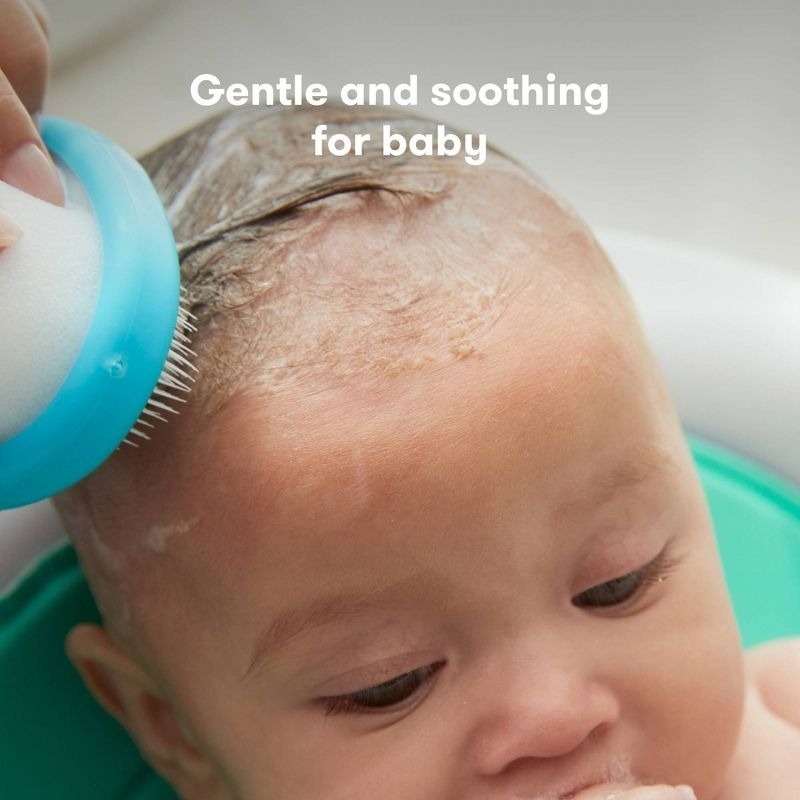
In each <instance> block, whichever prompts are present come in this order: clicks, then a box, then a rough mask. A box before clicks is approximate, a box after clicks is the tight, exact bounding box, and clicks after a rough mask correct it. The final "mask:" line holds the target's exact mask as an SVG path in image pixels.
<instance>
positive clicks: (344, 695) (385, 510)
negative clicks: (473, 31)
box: [57, 107, 800, 800]
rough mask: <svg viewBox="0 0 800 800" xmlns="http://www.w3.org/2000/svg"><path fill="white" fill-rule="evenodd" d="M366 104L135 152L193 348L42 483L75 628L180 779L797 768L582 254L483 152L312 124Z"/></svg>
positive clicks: (293, 789)
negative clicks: (154, 193)
mask: <svg viewBox="0 0 800 800" xmlns="http://www.w3.org/2000/svg"><path fill="white" fill-rule="evenodd" d="M387 116H388V118H390V119H392V125H393V129H395V130H404V131H406V132H407V135H410V134H411V133H414V132H418V131H425V130H429V129H430V127H431V126H430V124H429V123H426V122H422V121H420V120H416V119H403V118H399V117H398V118H395V117H394V115H387V114H386V113H385V112H384V111H380V112H379V113H377V112H376V113H372V112H369V111H364V110H349V109H335V108H330V107H328V108H325V109H321V110H319V109H314V110H310V109H301V110H298V109H294V110H289V111H280V112H268V113H264V112H262V111H259V110H255V111H247V112H243V113H237V114H234V115H229V116H226V117H221V118H217V119H214V120H212V121H210V122H208V123H206V124H204V125H201V126H200V127H198V128H196V129H194V130H192V131H190V132H189V133H187V134H185V135H183V136H181V137H179V138H178V139H176V140H175V141H173V142H171V143H169V144H167V145H165V146H164V147H162V148H161V149H160V150H158V151H157V152H155V153H154V154H152V155H151V156H149V157H148V158H146V159H145V161H144V164H145V166H146V168H147V169H148V170H149V171H150V173H151V174H152V175H153V179H154V181H155V183H156V185H157V187H158V188H159V191H160V192H161V194H162V196H163V198H164V201H165V204H166V206H167V208H168V211H169V214H170V216H171V219H172V221H173V225H174V228H175V232H176V238H177V240H178V242H179V250H180V253H181V260H182V269H183V280H184V285H185V289H186V292H187V298H188V302H189V304H190V306H191V310H192V312H193V313H194V314H195V315H196V317H197V327H198V331H197V333H196V334H195V336H194V346H195V349H196V351H197V367H198V370H199V371H198V378H197V384H196V388H195V390H194V392H193V394H192V396H191V399H190V401H189V403H188V405H187V406H186V407H185V408H184V409H182V411H181V414H180V416H178V417H173V418H171V419H170V420H169V423H168V424H167V425H162V426H160V427H158V428H157V429H156V430H154V431H153V432H152V439H151V441H149V442H144V443H143V444H142V446H141V447H139V448H138V449H133V448H124V449H121V450H120V451H119V452H117V453H116V454H115V455H114V456H113V457H112V458H111V459H110V460H109V461H108V462H107V463H106V464H105V465H104V466H103V467H102V468H101V469H100V470H98V471H97V472H96V473H95V474H93V475H92V476H90V477H89V478H88V479H87V480H85V481H84V482H83V483H81V484H80V485H78V486H76V487H73V488H72V489H71V490H69V491H67V492H65V493H64V494H62V495H61V496H60V497H59V498H57V505H58V507H59V510H60V512H61V514H62V516H63V518H64V520H65V523H66V525H67V527H68V530H69V532H70V534H71V536H72V538H73V540H74V542H75V545H76V547H77V550H78V553H79V556H80V559H81V562H82V564H83V567H84V569H85V572H86V574H87V576H88V578H89V581H90V583H91V586H92V588H93V591H94V594H95V596H96V598H97V601H98V604H99V606H100V608H101V611H102V614H103V618H104V627H102V628H101V627H97V626H93V625H81V626H79V627H77V628H76V629H74V630H73V631H72V632H71V634H70V637H69V640H68V651H69V654H70V657H71V659H72V661H73V662H74V664H75V665H76V667H77V668H78V670H79V671H80V672H81V674H82V676H83V678H84V679H85V681H86V683H87V685H88V687H89V689H90V690H91V691H92V693H93V694H94V695H95V697H96V698H97V699H98V700H99V702H100V703H101V704H102V705H103V706H104V707H105V708H106V709H107V710H108V711H109V712H110V713H111V714H113V715H114V716H115V717H116V718H117V719H118V720H119V721H120V722H121V723H122V724H123V725H124V726H125V727H126V728H127V729H128V730H129V731H130V733H131V735H132V737H133V738H134V739H135V741H136V742H137V744H138V746H139V747H140V749H141V751H142V753H143V754H144V756H145V757H146V758H147V759H148V760H149V762H150V763H151V764H152V765H153V767H154V768H155V769H156V770H157V771H158V772H159V773H160V774H161V775H163V776H164V777H165V778H166V779H167V780H168V781H169V782H170V783H171V784H172V785H173V786H174V787H175V789H176V791H177V792H178V794H179V795H180V796H181V797H182V798H186V800H196V799H198V798H199V799H202V800H217V799H218V798H226V799H228V800H232V799H233V798H236V800H375V798H381V800H528V799H532V798H537V799H538V800H566V798H576V799H578V798H579V800H604V798H608V797H614V798H618V800H678V798H691V797H693V796H694V795H696V797H697V798H698V799H699V800H761V799H762V798H769V800H797V798H798V797H800V730H798V728H800V682H798V681H797V679H796V676H797V674H798V669H800V649H799V648H798V646H797V645H796V644H794V643H791V642H788V643H782V644H778V645H772V646H770V647H765V648H762V649H759V650H757V651H755V652H753V653H751V654H750V655H749V656H748V657H747V658H744V656H743V653H742V650H741V646H740V641H739V637H738V632H737V627H736V623H735V620H734V617H733V613H732V610H731V605H730V603H729V599H728V596H727V593H726V588H725V584H724V581H723V576H722V572H721V568H720V562H719V559H718V555H717V550H716V545H715V539H714V534H713V531H712V528H711V524H710V521H709V516H708V512H707V509H706V505H705V502H704V498H703V494H702V491H701V488H700V485H699V483H698V479H697V476H696V474H695V471H694V468H693V464H692V459H691V457H690V454H689V452H688V451H687V447H686V444H685V441H684V437H683V434H682V432H681V427H680V425H679V422H678V420H677V418H676V414H675V411H674V409H673V406H672V404H671V402H670V399H669V397H668V395H667V392H666V390H665V388H664V385H663V383H662V381H661V379H660V377H659V374H658V371H657V369H656V367H655V366H654V363H653V360H652V358H651V356H650V354H649V353H648V350H647V347H646V345H645V343H644V341H643V339H642V335H641V332H640V330H639V327H638V324H637V321H636V318H635V314H634V312H633V310H632V308H631V304H630V301H629V300H628V298H627V296H626V294H625V291H624V290H623V288H622V286H621V285H620V282H619V280H618V279H617V277H616V275H615V273H614V271H613V269H612V267H611V265H610V264H609V262H608V260H607V259H606V257H605V255H604V254H603V252H602V250H600V248H599V247H598V245H597V243H596V242H595V240H594V239H593V238H592V236H591V234H590V233H589V231H588V230H587V228H586V227H585V225H584V224H583V223H582V222H581V221H580V220H578V219H577V218H576V217H575V216H574V215H573V214H572V213H571V212H570V211H569V210H568V209H567V208H565V207H564V206H563V205H561V204H560V203H559V202H558V201H557V200H556V199H554V197H553V196H552V195H551V194H550V193H549V192H548V191H547V190H546V189H544V188H543V187H542V186H541V185H540V184H539V183H538V182H537V181H536V180H535V179H533V178H532V177H531V176H530V175H529V174H527V173H526V172H525V171H524V170H523V169H522V168H521V167H520V166H518V165H517V164H516V163H514V162H513V161H511V160H510V159H508V158H506V157H504V156H503V155H501V154H499V153H497V152H492V153H491V154H490V156H489V159H488V161H487V163H486V164H485V165H483V166H481V167H479V168H476V167H470V166H467V165H465V164H464V163H463V161H462V160H459V159H451V160H448V159H446V158H417V157H414V156H406V157H401V158H384V157H383V156H382V155H381V153H380V152H379V151H378V150H377V149H375V150H370V149H367V150H366V151H365V153H364V155H363V156H361V157H355V156H351V157H333V156H328V157H322V158H321V157H315V156H314V155H313V151H312V149H311V147H310V143H309V134H310V132H311V131H313V130H314V128H315V125H316V124H318V123H320V122H325V123H327V124H328V126H329V127H328V131H329V135H332V134H333V133H335V132H345V133H348V134H350V135H351V136H352V135H354V134H355V133H356V132H370V131H372V132H373V136H372V139H373V141H377V140H379V138H380V136H379V135H378V132H377V131H378V126H380V125H381V124H382V122H384V121H385V120H386V118H387ZM689 787H691V788H689ZM692 790H693V791H694V795H693V794H692Z"/></svg>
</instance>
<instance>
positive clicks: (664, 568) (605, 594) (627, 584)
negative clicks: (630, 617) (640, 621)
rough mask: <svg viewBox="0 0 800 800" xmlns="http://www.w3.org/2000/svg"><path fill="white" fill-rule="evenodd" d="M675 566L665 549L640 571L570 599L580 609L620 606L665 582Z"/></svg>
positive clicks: (602, 584) (675, 563)
mask: <svg viewBox="0 0 800 800" xmlns="http://www.w3.org/2000/svg"><path fill="white" fill-rule="evenodd" d="M677 565H678V562H677V560H675V559H673V558H671V557H670V554H669V553H668V552H667V549H666V548H665V549H664V550H662V551H661V553H659V554H658V556H656V558H655V559H653V561H651V562H650V563H649V564H645V565H644V566H643V567H641V568H640V569H637V570H634V571H633V572H628V573H626V574H625V575H622V576H620V577H619V578H613V579H612V580H610V581H606V582H605V583H599V584H598V585H597V586H592V588H591V589H587V590H586V591H585V592H581V593H580V594H579V595H576V596H575V597H573V598H572V604H573V605H575V606H578V607H580V608H608V607H610V606H618V605H622V604H623V603H625V602H627V601H628V600H631V599H633V598H634V597H636V596H637V595H639V594H641V593H643V592H644V591H646V590H647V589H648V588H649V587H650V586H652V585H653V584H656V583H661V582H662V581H665V580H666V579H667V577H668V576H669V575H670V573H671V572H672V571H673V570H674V569H675V567H676V566H677Z"/></svg>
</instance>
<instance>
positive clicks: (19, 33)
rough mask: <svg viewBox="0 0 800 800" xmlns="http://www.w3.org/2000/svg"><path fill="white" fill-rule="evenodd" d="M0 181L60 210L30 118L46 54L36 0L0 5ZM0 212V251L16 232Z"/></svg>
mask: <svg viewBox="0 0 800 800" xmlns="http://www.w3.org/2000/svg"><path fill="white" fill-rule="evenodd" d="M0 20H2V24H0V179H2V180H4V181H5V182H6V183H10V184H12V185H14V186H16V187H17V188H19V189H22V190H24V191H26V192H28V193H30V194H32V195H35V196H36V197H39V198H41V199H42V200H47V201H48V202H51V203H56V204H57V205H63V203H64V192H63V189H62V187H61V182H60V181H59V179H58V176H57V174H56V171H55V167H54V166H53V162H52V161H51V160H50V157H49V156H48V155H47V151H46V149H45V147H44V145H43V144H42V140H41V138H40V136H39V131H38V130H37V127H36V124H35V122H34V118H35V116H36V115H38V114H39V113H40V112H41V110H42V103H43V100H44V92H45V86H46V85H47V73H48V68H49V63H50V53H49V49H48V46H47V17H46V15H45V13H44V11H43V10H42V9H41V7H40V6H39V5H38V3H37V2H35V0H29V1H28V2H25V0H0ZM9 220H10V218H9V217H8V216H6V215H5V214H2V212H0V247H3V246H4V245H7V244H10V243H11V242H10V241H8V240H9V239H10V240H11V241H15V240H16V238H19V235H20V232H19V228H17V226H16V225H15V224H14V223H13V221H9Z"/></svg>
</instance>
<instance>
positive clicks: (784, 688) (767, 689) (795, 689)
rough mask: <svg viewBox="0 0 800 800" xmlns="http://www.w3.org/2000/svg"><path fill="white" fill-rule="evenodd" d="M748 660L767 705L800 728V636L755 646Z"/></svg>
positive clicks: (748, 654)
mask: <svg viewBox="0 0 800 800" xmlns="http://www.w3.org/2000/svg"><path fill="white" fill-rule="evenodd" d="M745 664H746V665H747V673H748V676H749V678H750V680H751V682H752V683H753V684H754V686H755V688H756V689H757V690H758V693H759V695H760V696H761V699H762V701H763V703H764V705H765V706H766V707H767V708H768V709H769V710H770V711H771V712H772V713H773V714H775V715H776V716H778V717H780V718H781V719H783V720H785V721H786V722H788V723H789V724H791V725H793V726H795V727H796V728H798V729H800V637H793V638H790V639H779V640H777V641H774V642H767V643H766V644H762V645H759V646H758V647H754V648H753V649H752V650H749V651H748V652H747V654H746V656H745Z"/></svg>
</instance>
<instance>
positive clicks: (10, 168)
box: [0, 142, 64, 206]
mask: <svg viewBox="0 0 800 800" xmlns="http://www.w3.org/2000/svg"><path fill="white" fill-rule="evenodd" d="M0 179H2V180H4V181H5V182H6V183H10V184H11V185H12V186H16V187H17V189H22V191H23V192H27V193H28V194H32V195H33V196H34V197H38V198H39V199H40V200H46V201H47V202H48V203H54V204H55V205H57V206H63V205H64V190H63V188H62V186H61V181H60V180H59V179H58V173H57V172H56V168H55V167H54V166H53V163H52V162H51V161H50V159H49V158H48V157H47V156H46V155H45V154H44V153H43V152H42V151H41V150H40V149H39V148H38V147H37V146H36V145H35V144H34V143H33V142H28V143H27V144H23V145H21V146H20V147H18V148H17V149H16V150H15V151H14V152H13V153H12V154H11V155H10V156H9V157H8V158H7V159H6V163H5V164H3V168H2V171H0Z"/></svg>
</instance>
